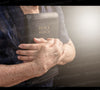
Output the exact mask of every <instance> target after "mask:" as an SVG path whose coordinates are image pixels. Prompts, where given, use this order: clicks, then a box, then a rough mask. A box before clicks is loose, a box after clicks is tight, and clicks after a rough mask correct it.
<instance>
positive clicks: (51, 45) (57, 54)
mask: <svg viewBox="0 0 100 90" xmlns="http://www.w3.org/2000/svg"><path fill="white" fill-rule="evenodd" d="M34 41H35V42H36V43H35V44H20V45H19V47H20V48H21V49H24V50H17V52H16V53H17V54H19V56H18V59H19V60H23V61H24V62H29V61H34V62H35V63H37V64H38V65H39V66H41V67H43V68H45V71H46V72H47V71H48V70H49V69H50V68H51V67H53V66H55V65H56V64H57V63H58V62H59V61H60V59H61V56H62V54H63V43H62V42H61V41H60V40H59V39H53V38H49V39H47V40H45V39H42V38H40V39H34Z"/></svg>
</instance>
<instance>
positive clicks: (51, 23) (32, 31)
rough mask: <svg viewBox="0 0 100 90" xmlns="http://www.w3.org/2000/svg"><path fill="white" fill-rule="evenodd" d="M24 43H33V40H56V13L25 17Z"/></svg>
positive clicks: (57, 21) (57, 27)
mask: <svg viewBox="0 0 100 90" xmlns="http://www.w3.org/2000/svg"><path fill="white" fill-rule="evenodd" d="M25 27H26V29H25V32H24V36H23V37H24V40H23V42H24V43H33V38H34V37H35V38H44V39H47V38H58V34H59V32H58V31H59V19H58V13H56V12H51V13H39V14H27V15H25Z"/></svg>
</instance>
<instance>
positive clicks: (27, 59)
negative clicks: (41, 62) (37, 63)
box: [17, 56, 33, 61]
mask: <svg viewBox="0 0 100 90" xmlns="http://www.w3.org/2000/svg"><path fill="white" fill-rule="evenodd" d="M17 58H18V59H19V60H23V61H32V60H33V56H18V57H17Z"/></svg>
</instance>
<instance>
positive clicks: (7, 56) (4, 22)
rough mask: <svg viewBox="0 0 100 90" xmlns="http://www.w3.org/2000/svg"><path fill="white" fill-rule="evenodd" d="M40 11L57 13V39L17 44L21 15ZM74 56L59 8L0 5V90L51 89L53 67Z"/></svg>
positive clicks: (21, 38)
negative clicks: (11, 89)
mask: <svg viewBox="0 0 100 90" xmlns="http://www.w3.org/2000/svg"><path fill="white" fill-rule="evenodd" d="M41 12H42V13H45V12H57V13H58V14H59V20H60V31H59V33H60V35H59V38H57V39H54V38H48V39H44V38H42V37H41V38H34V37H33V38H34V39H33V40H34V42H35V44H34V43H32V44H27V43H25V44H23V43H21V41H22V40H23V36H24V34H23V32H24V30H25V26H24V15H25V14H36V13H41ZM33 31H34V30H33ZM74 57H75V48H74V45H73V42H72V41H71V39H70V38H69V36H68V33H67V30H66V27H65V23H64V16H63V12H62V9H61V7H60V6H0V87H52V86H53V79H54V77H55V76H56V75H57V74H58V73H59V72H58V67H57V66H58V65H64V64H67V63H69V62H71V61H73V60H74Z"/></svg>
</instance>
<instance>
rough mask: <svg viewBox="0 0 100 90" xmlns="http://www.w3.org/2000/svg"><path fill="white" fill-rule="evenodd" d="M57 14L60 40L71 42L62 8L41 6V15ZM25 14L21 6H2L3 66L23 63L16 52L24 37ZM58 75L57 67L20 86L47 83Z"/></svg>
mask: <svg viewBox="0 0 100 90" xmlns="http://www.w3.org/2000/svg"><path fill="white" fill-rule="evenodd" d="M41 12H42V13H45V12H57V13H58V15H59V19H60V31H59V33H60V35H59V39H60V40H61V41H62V42H63V43H67V42H68V40H69V37H68V34H67V30H66V26H65V23H64V16H63V11H62V9H61V7H60V6H40V13H41ZM24 25H25V24H24V14H23V12H22V11H21V9H20V7H19V6H0V63H1V64H7V65H12V64H18V63H22V61H19V60H18V59H17V54H16V52H15V51H16V50H17V49H18V45H19V44H21V41H22V40H23V37H22V36H23V35H24V30H25V26H24ZM57 74H58V68H57V66H55V67H53V68H51V69H50V70H49V71H48V72H47V73H46V74H44V75H43V76H41V77H37V78H33V79H30V80H27V81H25V82H22V83H20V84H18V85H19V86H20V85H30V84H37V83H41V82H43V81H47V80H49V79H50V78H52V77H54V76H56V75H57Z"/></svg>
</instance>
